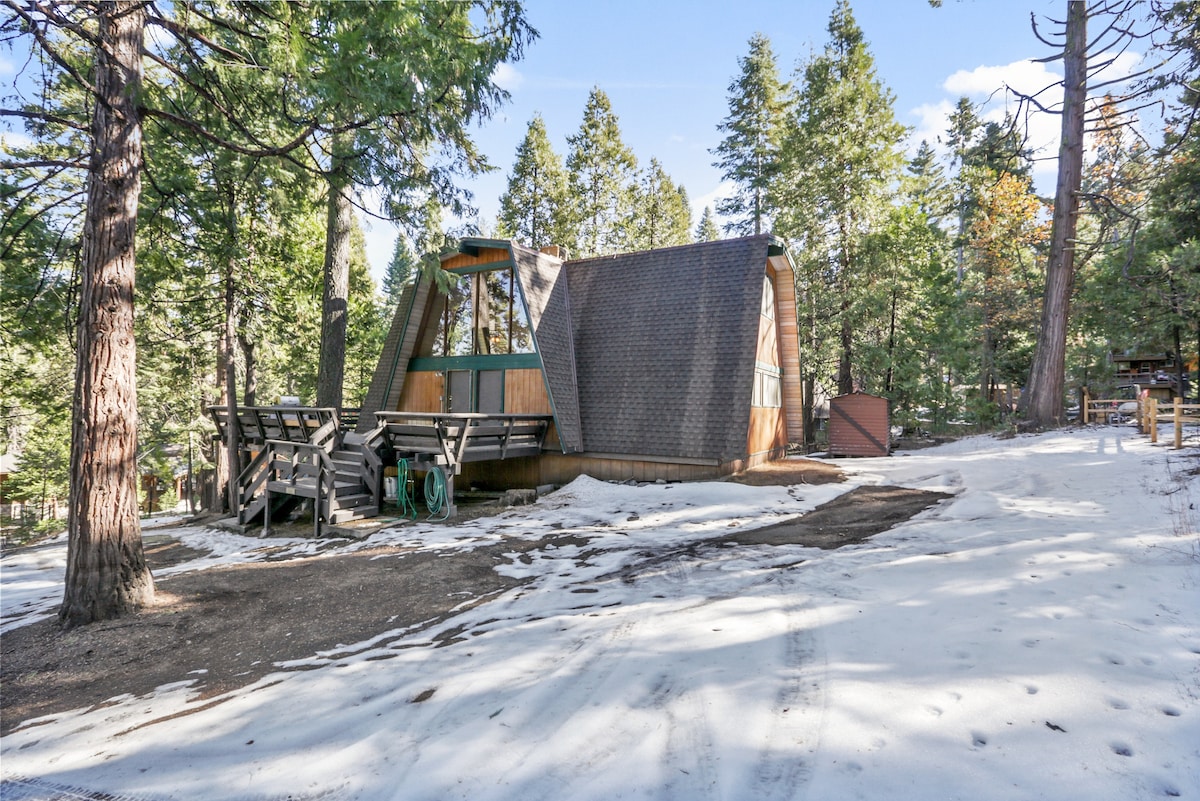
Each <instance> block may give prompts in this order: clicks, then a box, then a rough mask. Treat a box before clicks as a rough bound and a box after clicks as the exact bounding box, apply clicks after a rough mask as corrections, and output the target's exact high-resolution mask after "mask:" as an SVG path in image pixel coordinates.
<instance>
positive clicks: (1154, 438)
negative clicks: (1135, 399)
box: [1150, 398, 1158, 445]
mask: <svg viewBox="0 0 1200 801" xmlns="http://www.w3.org/2000/svg"><path fill="white" fill-rule="evenodd" d="M1156 442H1158V398H1150V444H1151V445H1153V444H1155V443H1156Z"/></svg>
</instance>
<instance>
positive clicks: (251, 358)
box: [238, 331, 258, 406]
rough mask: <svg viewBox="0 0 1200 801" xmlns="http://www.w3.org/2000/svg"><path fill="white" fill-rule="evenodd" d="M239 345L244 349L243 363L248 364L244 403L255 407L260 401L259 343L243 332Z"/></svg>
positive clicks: (240, 335) (239, 338) (243, 393)
mask: <svg viewBox="0 0 1200 801" xmlns="http://www.w3.org/2000/svg"><path fill="white" fill-rule="evenodd" d="M238 345H239V346H240V347H241V349H242V361H243V362H245V364H246V381H245V384H246V386H245V387H243V389H242V403H244V404H245V405H247V406H255V405H256V402H257V400H258V343H256V342H255V341H254V339H253V338H252V337H251V336H250V335H248V334H246V333H245V332H244V331H243V332H240V333H239V334H238Z"/></svg>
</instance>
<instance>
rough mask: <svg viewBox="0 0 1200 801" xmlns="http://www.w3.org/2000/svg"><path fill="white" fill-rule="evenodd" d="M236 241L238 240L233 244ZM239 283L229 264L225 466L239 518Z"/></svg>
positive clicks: (230, 499)
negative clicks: (236, 304) (237, 350)
mask: <svg viewBox="0 0 1200 801" xmlns="http://www.w3.org/2000/svg"><path fill="white" fill-rule="evenodd" d="M231 241H235V240H231ZM236 302H237V282H236V281H235V280H234V261H233V259H232V258H230V259H229V260H228V262H227V263H226V267H225V330H224V332H223V333H222V334H221V347H222V349H223V351H224V354H225V356H224V358H223V359H222V361H223V362H224V364H225V375H224V376H222V378H223V379H224V382H225V390H224V393H223V394H224V395H225V414H226V418H225V419H226V420H227V421H228V422H227V424H226V426H225V463H226V464H227V465H228V466H229V481H228V483H227V484H226V485H225V486H226V499H227V503H228V504H229V511H230V512H231V513H232V514H235V515H236V514H237V513H238V509H239V507H240V504H239V503H238V499H239V496H240V494H241V491H240V488H239V486H238V478H239V477H240V476H241V474H242V451H241V443H242V432H241V424H240V422H239V421H238V413H237V410H238V404H237V354H236V352H235V348H236V347H237V345H236V344H235V343H236V342H237V308H236V307H235V303H236Z"/></svg>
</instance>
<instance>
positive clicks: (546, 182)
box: [500, 114, 570, 248]
mask: <svg viewBox="0 0 1200 801" xmlns="http://www.w3.org/2000/svg"><path fill="white" fill-rule="evenodd" d="M569 212H570V208H569V205H568V201H567V173H566V170H564V169H563V164H562V159H561V158H559V156H558V154H557V153H555V152H554V148H553V147H552V146H551V145H550V139H549V137H548V136H547V135H546V124H545V122H543V121H542V115H540V114H538V115H535V116H534V118H533V119H532V120H530V122H529V130H528V131H527V132H526V133H525V139H524V141H522V142H521V144H520V145H519V146H518V147H517V159H516V161H515V162H514V163H513V168H512V173H511V174H510V175H509V178H508V188H507V190H505V192H504V194H503V195H502V196H501V197H500V230H501V232H502V235H503V236H506V237H510V238H513V239H516V240H518V241H520V242H522V243H523V244H525V245H528V246H529V247H532V248H540V247H544V246H546V245H566V244H567V237H568V236H569V224H568V220H569Z"/></svg>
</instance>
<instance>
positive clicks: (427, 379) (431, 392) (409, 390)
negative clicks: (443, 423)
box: [390, 370, 446, 412]
mask: <svg viewBox="0 0 1200 801" xmlns="http://www.w3.org/2000/svg"><path fill="white" fill-rule="evenodd" d="M445 387H446V379H445V376H444V375H443V374H441V373H437V372H434V371H432V370H428V371H422V372H418V373H409V374H408V375H407V376H405V379H404V389H403V390H402V391H401V393H400V402H399V404H397V406H396V408H395V409H394V410H390V411H397V412H440V411H443V409H442V396H443V395H444V394H445Z"/></svg>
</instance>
